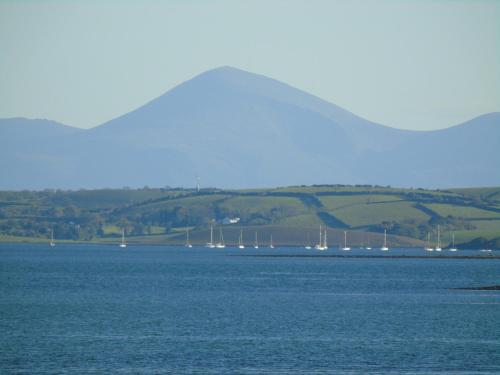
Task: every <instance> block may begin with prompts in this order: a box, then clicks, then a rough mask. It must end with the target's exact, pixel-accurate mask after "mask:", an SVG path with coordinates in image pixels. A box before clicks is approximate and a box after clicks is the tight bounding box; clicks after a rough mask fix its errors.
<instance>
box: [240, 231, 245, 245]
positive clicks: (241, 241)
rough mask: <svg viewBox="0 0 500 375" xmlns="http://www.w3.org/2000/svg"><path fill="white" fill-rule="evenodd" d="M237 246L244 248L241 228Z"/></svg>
mask: <svg viewBox="0 0 500 375" xmlns="http://www.w3.org/2000/svg"><path fill="white" fill-rule="evenodd" d="M238 248H240V249H244V248H245V245H243V229H241V230H240V238H238Z"/></svg>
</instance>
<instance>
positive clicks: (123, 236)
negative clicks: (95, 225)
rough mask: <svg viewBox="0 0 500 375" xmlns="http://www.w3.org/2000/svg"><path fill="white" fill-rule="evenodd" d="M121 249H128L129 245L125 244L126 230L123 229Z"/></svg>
mask: <svg viewBox="0 0 500 375" xmlns="http://www.w3.org/2000/svg"><path fill="white" fill-rule="evenodd" d="M120 247H127V244H126V242H125V228H122V242H121V244H120Z"/></svg>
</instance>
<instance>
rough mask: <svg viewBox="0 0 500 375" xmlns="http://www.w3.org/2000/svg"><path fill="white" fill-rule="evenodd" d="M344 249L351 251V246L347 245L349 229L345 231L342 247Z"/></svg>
mask: <svg viewBox="0 0 500 375" xmlns="http://www.w3.org/2000/svg"><path fill="white" fill-rule="evenodd" d="M342 250H344V251H349V250H351V248H350V247H349V246H347V231H344V247H343V248H342Z"/></svg>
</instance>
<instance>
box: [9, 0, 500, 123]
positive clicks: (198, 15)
mask: <svg viewBox="0 0 500 375" xmlns="http://www.w3.org/2000/svg"><path fill="white" fill-rule="evenodd" d="M498 20H500V1H480V0H475V1H450V0H446V1H444V0H443V1H429V0H415V1H410V0H408V1H405V0H399V1H396V0H377V1H370V0H366V1H354V0H349V1H331V0H325V1H320V0H307V1H296V0H285V1H281V0H264V1H259V0H256V1H250V0H247V1H238V0H213V1H209V0H183V1H181V0H179V1H158V0H156V1H152V0H151V1H118V0H116V1H112V0H103V1H93V0H89V1H43V0H41V1H35V0H33V1H28V0H19V1H6V0H0V118H8V117H27V118H47V119H51V120H55V121H59V122H62V123H64V124H67V125H72V126H77V127H81V128H90V127H94V126H97V125H99V124H102V123H104V122H106V121H108V120H111V119H113V118H115V117H117V116H120V115H122V114H124V113H127V112H129V111H131V110H133V109H135V108H137V107H140V106H141V105H143V104H145V103H146V102H148V101H150V100H151V99H153V98H155V97H157V96H159V95H161V94H163V93H164V92H166V91H168V90H169V89H171V88H173V87H175V86H176V85H178V84H179V83H181V82H183V81H186V80H188V79H191V78H192V77H194V76H196V75H197V74H200V73H202V72H204V71H206V70H209V69H213V68H216V67H219V66H233V67H236V68H239V69H243V70H247V71H250V72H253V73H258V74H263V75H265V76H268V77H272V78H275V79H278V80H280V81H283V82H286V83H288V84H290V85H292V86H295V87H297V88H300V89H302V90H305V91H307V92H309V93H311V94H314V95H317V96H319V97H321V98H323V99H325V100H327V101H329V102H332V103H335V104H337V105H339V106H341V107H343V108H345V109H347V110H349V111H351V112H353V113H355V114H357V115H359V116H361V117H364V118H366V119H369V120H371V121H375V122H378V123H381V124H384V125H387V126H392V127H396V128H402V129H414V130H431V129H440V128H446V127H449V126H453V125H456V124H459V123H461V122H464V121H466V120H469V119H471V118H473V117H476V116H478V115H481V114H484V113H488V112H495V111H500V23H499V21H498Z"/></svg>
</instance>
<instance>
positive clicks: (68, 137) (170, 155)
mask: <svg viewBox="0 0 500 375" xmlns="http://www.w3.org/2000/svg"><path fill="white" fill-rule="evenodd" d="M32 121H34V122H31V121H28V120H22V121H21V120H18V119H15V120H2V121H1V122H0V139H2V140H1V141H0V142H2V143H1V144H2V145H3V144H6V145H8V147H6V148H4V149H3V150H1V151H0V157H1V159H0V173H1V175H2V177H3V178H2V179H0V189H41V188H47V187H48V188H80V187H84V188H99V187H122V186H132V187H138V186H144V185H149V186H165V185H170V186H184V187H186V186H194V184H195V176H199V177H200V178H201V183H202V185H203V186H215V187H223V188H244V187H269V186H284V185H299V184H324V183H346V184H380V185H393V186H404V187H411V186H413V187H442V188H448V187H474V186H494V185H500V152H498V150H499V149H500V113H491V114H487V115H484V116H480V117H478V118H476V119H473V120H471V121H468V122H466V123H465V124H462V125H458V126H455V127H452V128H448V129H444V130H439V131H425V132H416V131H405V130H399V129H394V128H390V127H386V126H383V125H380V124H376V123H373V122H370V121H368V120H365V119H362V118H360V117H358V116H356V115H354V114H352V113H350V112H348V111H346V110H344V109H342V108H340V107H338V106H336V105H334V104H331V103H328V102H326V101H324V100H321V99H319V98H317V97H315V96H313V95H310V94H307V93H305V92H303V91H301V90H298V89H296V88H293V87H291V86H288V85H286V84H284V83H281V82H278V81H276V80H273V79H270V78H267V77H264V76H261V75H256V74H252V73H248V72H244V71H242V70H238V69H235V68H230V67H223V68H218V69H214V70H211V71H208V72H205V73H203V74H201V75H199V76H197V77H195V78H193V79H191V80H189V81H187V82H185V83H183V84H181V85H179V86H177V87H175V88H174V89H172V90H170V91H168V92H167V93H165V94H163V95H162V96H160V97H158V98H156V99H154V100H152V101H151V102H149V103H147V104H145V105H143V106H142V107H140V108H138V109H136V110H134V111H132V112H130V113H127V114H125V115H123V116H120V117H118V118H116V119H114V120H111V121H109V122H107V123H105V124H102V125H100V126H97V127H95V128H93V129H90V130H80V131H78V130H76V129H72V128H68V127H64V126H62V125H60V124H59V125H57V124H55V123H50V124H51V125H52V126H48V124H49V123H48V122H46V121H45V122H44V121H42V122H40V121H38V120H32ZM38 125H39V126H38ZM56 125H57V126H56ZM34 126H35V127H36V130H33V127H34ZM13 127H15V128H16V129H17V131H16V132H14V131H12V129H13ZM56 129H57V130H56ZM31 133H33V134H37V135H40V136H36V137H35V136H33V135H32V134H31ZM34 176H36V178H34Z"/></svg>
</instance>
